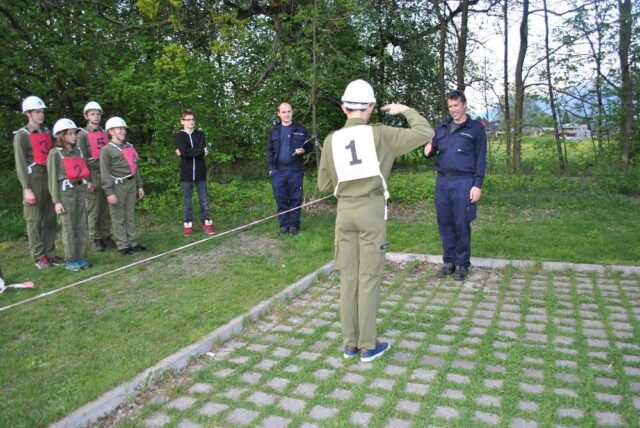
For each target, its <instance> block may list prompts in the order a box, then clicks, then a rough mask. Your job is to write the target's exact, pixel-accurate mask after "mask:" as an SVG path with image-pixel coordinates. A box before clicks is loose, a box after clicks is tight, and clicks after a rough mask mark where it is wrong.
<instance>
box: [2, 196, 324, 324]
mask: <svg viewBox="0 0 640 428" xmlns="http://www.w3.org/2000/svg"><path fill="white" fill-rule="evenodd" d="M331 197H333V195H328V196H325V197H324V198H320V199H316V200H315V201H311V202H307V203H306V204H302V205H300V206H299V207H296V208H291V209H290V210H287V211H282V212H279V213H277V214H273V215H270V216H269V217H265V218H262V219H260V220H256V221H252V222H251V223H247V224H245V225H243V226H238V227H236V228H234V229H230V230H227V231H224V232H221V233H218V234H216V235H212V236H208V237H206V238H203V239H201V240H199V241H195V242H191V243H189V244H186V245H183V246H181V247H178V248H174V249H172V250H169V251H165V252H164V253H161V254H156V255H154V256H151V257H147V258H146V259H142V260H138V261H135V262H133V263H129V264H128V265H125V266H121V267H119V268H117V269H113V270H110V271H108V272H103V273H101V274H98V275H95V276H91V277H89V278H86V279H83V280H81V281H78V282H74V283H73V284H69V285H65V286H64V287H60V288H56V289H54V290H51V291H47V292H46V293H41V294H38V295H37V296H33V297H30V298H28V299H25V300H21V301H19V302H15V303H13V304H11V305H7V306H3V307H0V312H2V311H6V310H8V309H11V308H15V307H16V306H20V305H24V304H25V303H29V302H33V301H35V300H38V299H42V298H44V297H47V296H51V295H52V294H56V293H59V292H60V291H64V290H68V289H69V288H73V287H76V286H78V285H81V284H84V283H87V282H90V281H93V280H95V279H98V278H103V277H105V276H108V275H111V274H114V273H116V272H120V271H123V270H126V269H129V268H131V267H133V266H137V265H141V264H143V263H147V262H150V261H151V260H155V259H158V258H160V257H164V256H166V255H168V254H173V253H177V252H179V251H182V250H184V249H186V248H189V247H193V246H195V245H198V244H201V243H203V242H206V241H209V240H210V239H214V238H220V237H222V236H225V235H228V234H230V233H233V232H236V231H238V230H242V229H246V228H248V227H251V226H255V225H256V224H260V223H262V222H264V221H267V220H270V219H272V218H274V217H278V216H279V215H282V214H286V213H288V212H291V211H295V210H299V209H302V208H304V207H307V206H309V205H313V204H317V203H318V202H320V201H324V200H325V199H328V198H331ZM24 284H27V283H24ZM13 288H33V283H31V287H13ZM2 291H4V290H2ZM0 293H1V292H0Z"/></svg>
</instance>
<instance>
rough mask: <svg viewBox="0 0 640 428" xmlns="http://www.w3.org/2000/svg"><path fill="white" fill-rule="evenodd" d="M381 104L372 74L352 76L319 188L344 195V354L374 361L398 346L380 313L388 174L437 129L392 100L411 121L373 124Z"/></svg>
mask: <svg viewBox="0 0 640 428" xmlns="http://www.w3.org/2000/svg"><path fill="white" fill-rule="evenodd" d="M375 104H376V99H375V96H374V92H373V88H372V87H371V85H369V83H367V82H365V81H364V80H360V79H359V80H354V81H353V82H351V83H349V85H348V86H347V88H346V89H345V91H344V95H343V96H342V106H341V107H342V111H343V113H344V114H345V115H346V116H347V122H346V123H345V125H344V127H343V128H342V129H340V130H338V131H335V132H333V133H332V134H330V135H329V136H327V138H326V139H325V140H324V147H323V149H322V157H321V158H320V167H319V171H318V188H319V189H320V191H322V192H329V191H332V192H333V193H334V195H335V196H336V197H337V198H338V209H337V215H336V225H335V267H336V270H338V271H339V272H340V321H341V324H342V335H343V343H344V352H343V355H344V357H345V358H351V357H353V356H355V355H356V354H358V352H360V360H361V361H363V362H370V361H373V360H374V359H376V358H378V357H380V356H381V355H382V354H384V353H385V352H386V351H387V350H389V348H390V347H391V345H390V344H389V343H388V342H382V341H379V340H378V334H377V324H376V316H377V312H378V305H379V300H380V282H381V280H382V270H383V267H384V258H385V251H386V249H387V246H388V244H387V230H386V224H385V220H386V218H387V206H386V200H387V199H388V197H389V193H388V192H387V178H388V177H389V173H390V172H391V167H392V166H393V161H394V159H395V157H396V156H400V155H402V154H405V153H408V152H410V151H411V150H413V149H415V148H416V147H418V146H420V145H422V144H425V142H426V141H427V140H430V139H431V138H432V137H433V129H431V127H430V126H429V123H428V122H427V120H426V119H425V118H424V117H422V116H421V115H420V114H419V113H418V112H417V111H415V110H414V109H412V108H409V107H407V106H405V105H403V104H389V105H386V106H384V107H382V109H381V110H382V111H383V112H386V113H388V114H390V115H397V114H403V115H404V117H405V118H406V119H407V122H408V125H409V128H408V129H407V128H395V127H391V126H386V125H381V124H375V125H368V124H367V123H368V122H369V119H370V117H371V113H372V112H373V109H374V107H375Z"/></svg>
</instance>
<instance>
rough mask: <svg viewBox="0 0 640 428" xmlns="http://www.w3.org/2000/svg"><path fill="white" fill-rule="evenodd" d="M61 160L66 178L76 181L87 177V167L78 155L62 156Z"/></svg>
mask: <svg viewBox="0 0 640 428" xmlns="http://www.w3.org/2000/svg"><path fill="white" fill-rule="evenodd" d="M62 162H63V163H64V170H65V172H66V173H67V179H69V180H71V181H78V180H86V179H87V178H89V168H87V164H86V162H85V161H84V159H83V158H81V157H80V156H69V157H63V158H62Z"/></svg>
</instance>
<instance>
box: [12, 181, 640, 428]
mask: <svg viewBox="0 0 640 428" xmlns="http://www.w3.org/2000/svg"><path fill="white" fill-rule="evenodd" d="M308 175H309V177H308V182H307V184H306V189H307V190H309V189H313V187H314V186H313V177H312V175H311V174H308ZM212 185H213V186H214V192H213V196H211V195H210V196H211V200H212V201H216V208H215V215H214V219H217V222H216V227H217V229H218V230H227V229H230V228H232V227H235V226H237V225H240V224H245V223H246V222H247V221H248V220H250V219H258V218H262V217H264V216H265V215H267V214H270V212H271V210H272V209H273V202H272V201H271V194H270V187H269V185H268V183H265V182H256V183H248V184H246V185H245V186H244V187H241V186H238V188H237V189H236V188H234V189H232V190H233V191H228V188H227V189H226V190H225V191H224V192H222V190H220V189H219V188H218V187H217V185H216V184H215V183H212ZM433 186H434V177H433V173H431V172H428V173H427V172H424V171H422V172H402V173H398V174H396V175H395V176H394V177H392V179H391V181H390V191H391V194H392V198H393V202H392V204H391V206H390V208H391V215H390V220H389V222H388V229H389V234H388V235H389V241H390V244H391V245H390V248H389V250H390V251H396V252H398V251H406V252H415V253H429V254H439V253H440V252H441V250H440V243H439V238H438V233H437V227H436V224H435V214H434V211H433V202H432V200H433V199H432V198H433V193H432V189H433ZM245 189H248V190H245ZM218 193H219V197H217V196H218ZM308 197H309V198H310V199H313V198H314V196H313V195H311V192H309V195H308ZM227 201H228V206H229V207H232V208H233V209H232V210H230V211H229V212H226V213H225V211H224V207H225V204H226V203H227ZM150 202H153V200H151V201H150ZM333 205H334V203H333V202H329V203H326V204H322V206H313V207H311V208H310V209H309V210H307V212H306V213H305V214H303V219H304V220H303V230H302V232H301V233H300V234H299V235H297V236H295V237H289V236H285V237H278V236H277V234H276V231H277V224H276V221H275V220H271V221H269V222H267V223H264V224H261V225H259V226H257V227H254V228H253V229H251V230H248V231H245V232H243V233H237V234H233V235H229V236H226V237H222V238H220V239H212V240H210V241H207V242H206V243H203V244H201V245H200V246H197V247H195V248H192V249H189V250H188V251H186V252H183V253H180V254H175V255H170V256H167V257H164V258H160V259H156V260H154V261H152V262H150V263H147V264H144V265H141V266H137V267H134V268H131V269H129V270H127V271H123V272H119V273H117V274H114V275H111V276H108V277H105V278H101V279H99V280H95V281H91V282H89V283H86V284H83V285H81V286H79V287H75V288H73V289H70V290H67V291H64V292H62V293H58V294H56V295H53V296H50V297H46V298H44V299H41V300H39V301H36V302H32V303H29V304H25V305H22V306H19V307H16V308H13V309H9V310H7V311H3V312H0V323H1V325H2V327H3V328H2V331H1V332H0V345H1V349H2V352H1V353H0V385H2V396H3V400H1V401H0V426H11V427H20V426H25V427H26V426H45V425H47V424H49V423H52V422H54V421H55V420H57V419H59V418H61V417H63V416H64V415H66V414H68V413H69V412H70V411H72V410H74V409H75V408H77V407H78V406H80V405H82V404H84V403H86V402H88V401H90V400H92V399H94V398H96V397H97V396H99V395H100V394H101V393H103V392H105V391H106V390H109V389H110V388H112V387H114V386H116V385H118V384H119V383H121V382H123V381H125V380H128V379H130V378H131V377H133V376H134V375H135V374H137V373H139V372H140V371H142V370H143V369H144V368H146V367H149V366H151V365H153V364H154V363H156V362H158V361H159V360H161V359H162V358H163V357H165V356H167V355H169V354H171V353H173V352H175V351H177V350H178V349H180V348H182V347H184V346H186V345H188V344H191V343H193V342H194V341H196V340H198V339H199V338H200V337H202V336H203V335H205V334H206V333H208V332H210V331H212V330H214V329H215V328H217V327H219V326H220V325H222V324H224V323H226V322H227V321H229V320H231V319H232V318H234V317H236V316H237V315H239V314H240V313H242V312H244V311H246V310H248V309H249V308H251V307H253V306H254V305H256V304H257V303H258V302H260V301H262V300H264V299H266V298H268V297H270V296H272V295H273V294H274V293H277V292H278V291H280V290H282V289H283V288H284V287H286V286H287V285H288V284H290V283H292V282H294V281H295V280H297V279H298V278H300V277H302V276H304V275H306V274H307V273H309V272H310V271H312V270H314V269H317V268H318V267H319V266H321V265H323V264H324V263H326V262H327V261H329V260H331V259H332V257H333V213H332V207H333ZM149 207H152V204H150V205H149ZM176 207H177V208H176ZM172 209H173V214H174V215H173V218H175V213H176V211H177V210H179V204H177V205H176V206H174V207H173V208H168V210H169V211H171V210H172ZM166 218H172V216H166ZM178 218H179V217H178ZM638 218H640V201H639V200H638V199H637V198H633V197H625V196H620V195H616V194H612V193H608V192H606V191H603V190H600V189H599V188H598V186H597V185H592V184H588V183H582V182H579V181H577V180H573V179H570V178H561V179H554V180H552V179H542V180H536V179H531V178H527V177H523V178H503V177H500V176H496V177H491V176H490V177H487V181H486V186H485V189H484V194H483V200H482V201H481V207H480V209H479V214H478V219H477V221H476V222H475V223H474V237H473V255H474V256H479V257H496V258H507V259H534V260H557V261H567V262H581V263H612V264H632V265H639V264H640V246H639V245H638V244H637V243H638V242H640V228H638V227H637V219H638ZM142 220H143V221H142V222H141V223H142V224H141V232H142V233H141V242H142V243H143V244H144V245H145V246H148V247H149V248H151V250H152V254H153V253H159V252H162V251H166V250H168V249H171V248H175V247H177V246H180V245H183V244H184V243H185V242H190V241H191V240H197V239H198V238H199V237H203V236H204V235H199V236H194V237H192V238H188V239H185V238H183V237H182V236H181V230H180V224H179V222H175V221H168V220H166V219H165V216H159V217H157V218H151V217H150V216H149V215H148V214H147V215H146V217H145V216H142ZM176 223H177V224H176ZM27 248H28V246H27V244H26V241H25V240H24V239H23V240H14V241H5V242H2V243H0V249H1V250H2V253H3V255H4V259H3V270H4V273H5V276H6V279H7V281H8V282H15V281H18V280H19V279H20V280H25V279H31V280H33V281H34V282H35V283H36V287H37V288H36V290H33V291H24V290H23V291H17V290H9V291H7V292H5V293H4V294H3V295H2V296H1V297H0V305H1V306H5V305H8V304H11V303H14V302H17V301H19V300H22V299H25V298H27V297H31V296H34V295H36V294H38V293H42V292H45V291H48V290H52V289H55V288H58V287H60V286H63V285H66V284H69V283H71V282H75V281H77V280H79V279H82V278H85V277H89V276H91V275H95V274H98V273H101V272H105V271H108V270H111V269H114V268H116V267H119V266H121V265H122V264H123V263H125V259H123V258H122V256H120V255H119V254H116V253H113V252H111V253H104V254H100V255H96V254H91V256H90V261H91V262H92V263H93V265H94V266H93V267H92V268H91V269H89V270H88V271H83V272H80V273H73V274H72V273H68V272H66V271H64V270H63V269H61V268H57V269H50V270H48V271H41V272H40V271H37V270H35V268H34V267H33V264H32V263H31V262H30V258H29V256H28V254H27V251H28V250H27ZM126 260H129V259H126Z"/></svg>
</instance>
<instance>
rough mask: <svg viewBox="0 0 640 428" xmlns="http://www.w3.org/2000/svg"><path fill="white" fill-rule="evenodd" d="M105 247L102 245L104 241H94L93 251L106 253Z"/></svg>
mask: <svg viewBox="0 0 640 428" xmlns="http://www.w3.org/2000/svg"><path fill="white" fill-rule="evenodd" d="M104 247H105V246H104V245H102V239H94V240H93V243H92V244H91V250H92V251H104Z"/></svg>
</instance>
